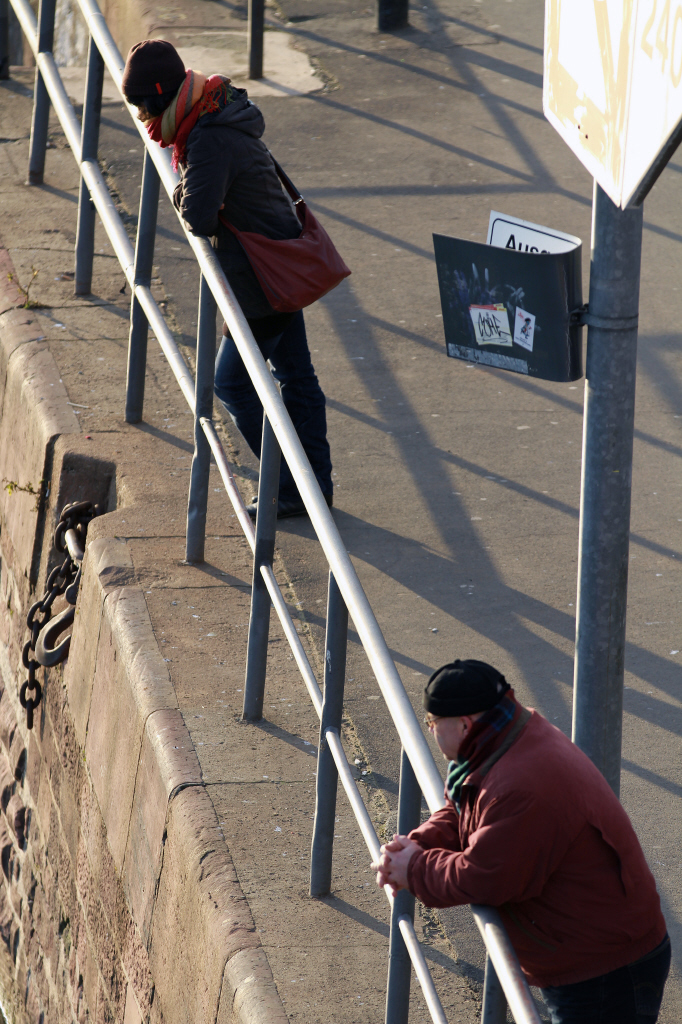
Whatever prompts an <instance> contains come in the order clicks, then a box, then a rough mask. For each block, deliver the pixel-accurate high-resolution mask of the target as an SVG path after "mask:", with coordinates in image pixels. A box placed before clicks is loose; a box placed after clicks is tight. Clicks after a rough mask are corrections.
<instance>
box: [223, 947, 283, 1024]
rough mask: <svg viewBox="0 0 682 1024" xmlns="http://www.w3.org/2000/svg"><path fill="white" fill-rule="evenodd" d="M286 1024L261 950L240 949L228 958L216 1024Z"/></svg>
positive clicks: (266, 959) (280, 1002)
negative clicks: (236, 1022)
mask: <svg viewBox="0 0 682 1024" xmlns="http://www.w3.org/2000/svg"><path fill="white" fill-rule="evenodd" d="M237 1020H239V1021H245V1022H246V1021H248V1024H288V1020H289V1018H288V1017H287V1015H286V1013H285V1012H284V1007H283V1006H282V1000H281V999H280V997H279V993H278V991H277V987H276V985H275V981H274V978H273V977H272V971H271V969H270V964H269V963H268V958H267V956H266V954H265V950H264V949H262V948H261V949H243V950H240V952H238V953H235V954H234V956H232V957H230V959H229V960H228V961H227V964H226V966H225V977H224V980H223V986H222V990H221V993H220V1007H219V1009H218V1018H217V1022H216V1024H233V1021H237Z"/></svg>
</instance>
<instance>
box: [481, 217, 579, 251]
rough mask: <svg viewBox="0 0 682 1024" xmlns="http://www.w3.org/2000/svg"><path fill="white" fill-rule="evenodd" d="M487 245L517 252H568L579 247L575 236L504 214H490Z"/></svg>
mask: <svg viewBox="0 0 682 1024" xmlns="http://www.w3.org/2000/svg"><path fill="white" fill-rule="evenodd" d="M488 245H496V246H498V247H499V248H500V249H516V251H517V252H544V253H550V252H570V251H571V249H575V248H576V246H578V245H581V241H580V239H579V238H576V237H575V235H567V234H566V233H565V232H563V231H555V230H554V228H545V227H543V226H542V224H532V223H531V222H530V221H529V220H521V219H520V218H519V217H509V216H507V214H504V213H496V212H495V210H493V211H492V212H491V214H490V223H489V224H488Z"/></svg>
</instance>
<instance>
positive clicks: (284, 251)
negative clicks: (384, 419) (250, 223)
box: [219, 157, 350, 313]
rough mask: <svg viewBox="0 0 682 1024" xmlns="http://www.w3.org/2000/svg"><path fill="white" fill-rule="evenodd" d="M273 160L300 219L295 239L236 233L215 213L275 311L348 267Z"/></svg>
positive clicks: (308, 297)
mask: <svg viewBox="0 0 682 1024" xmlns="http://www.w3.org/2000/svg"><path fill="white" fill-rule="evenodd" d="M273 163H274V165H275V170H276V171H277V174H278V175H279V179H280V181H281V182H282V184H283V185H284V188H285V189H286V191H287V192H288V193H289V195H290V196H291V200H292V202H293V204H294V209H295V210H296V214H297V216H298V219H299V220H300V222H301V229H302V230H301V234H300V235H299V236H298V238H284V239H280V240H277V239H274V238H266V237H265V235H260V234H258V233H257V232H256V231H238V230H237V228H235V227H234V226H233V225H232V224H230V222H229V221H228V220H227V219H226V218H225V217H224V216H223V215H222V214H219V216H220V220H221V222H222V223H223V224H224V225H225V227H226V228H229V230H230V231H231V232H232V234H233V235H234V236H235V237H236V238H237V239H238V240H239V242H240V244H241V246H242V248H243V249H244V252H245V253H246V255H247V256H248V258H249V263H250V264H251V266H252V267H253V270H254V273H255V275H256V277H257V278H258V281H259V283H260V286H261V288H262V289H263V291H264V292H265V297H266V298H267V300H268V302H269V303H270V305H271V306H272V308H273V309H274V310H276V311H277V312H278V313H295V312H296V311H297V310H299V309H303V308H304V307H305V306H309V305H310V304H311V303H313V302H315V301H316V300H317V299H321V298H322V296H323V295H326V294H327V292H330V291H331V290H332V288H336V286H337V284H339V283H340V282H341V281H343V279H344V277H348V276H349V275H350V270H349V269H348V267H347V266H346V264H345V263H344V262H343V260H342V259H341V257H340V256H339V254H338V252H337V251H336V249H335V247H334V243H333V242H332V240H331V238H330V237H329V235H328V234H327V232H326V231H325V230H324V228H323V227H322V225H321V224H320V223H319V221H318V220H317V218H316V217H315V215H314V214H313V213H311V212H310V210H309V209H308V207H307V206H306V204H305V200H304V199H303V196H302V195H301V193H300V192H299V191H298V189H297V188H296V186H295V185H294V184H293V182H292V181H291V179H290V178H289V177H288V176H287V175H286V174H285V173H284V171H283V170H282V168H281V167H280V166H279V164H278V163H277V161H276V160H275V159H274V157H273Z"/></svg>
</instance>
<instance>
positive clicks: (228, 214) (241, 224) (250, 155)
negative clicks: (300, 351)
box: [174, 86, 301, 319]
mask: <svg viewBox="0 0 682 1024" xmlns="http://www.w3.org/2000/svg"><path fill="white" fill-rule="evenodd" d="M230 91H231V99H230V98H229V96H230ZM264 129H265V122H264V120H263V115H262V114H261V112H260V110H259V109H258V107H257V106H255V104H253V103H252V102H251V101H250V100H249V98H248V96H247V94H246V90H245V89H237V88H235V87H234V86H230V87H229V88H228V102H227V104H226V105H225V107H224V108H223V109H222V110H219V111H216V112H215V113H214V114H206V115H204V116H203V117H200V118H199V120H198V121H197V123H196V125H195V126H194V128H193V129H192V131H191V132H190V134H189V138H188V140H187V163H186V166H184V167H183V168H182V181H181V183H180V184H179V185H178V186H177V188H176V190H175V195H174V202H175V206H176V208H177V209H178V210H179V211H180V213H181V214H182V218H183V220H184V221H185V222H186V224H187V225H188V227H189V229H190V231H192V233H193V234H195V235H209V236H211V237H213V238H214V246H215V249H216V251H217V256H218V259H219V260H220V264H221V266H222V268H223V270H224V271H225V274H226V276H227V279H228V281H229V282H230V284H231V286H232V288H233V290H234V293H235V295H236V297H237V301H238V302H239V304H240V306H241V307H242V310H243V311H244V314H245V316H246V317H248V318H249V319H252V318H259V317H265V316H271V315H272V314H273V312H274V311H273V309H272V307H271V306H270V304H269V302H268V301H267V299H266V298H265V295H264V294H263V290H262V288H261V286H260V285H259V283H258V280H257V278H256V275H255V274H254V272H253V270H252V269H251V264H250V263H249V261H248V259H247V257H246V254H245V253H244V250H243V249H242V247H241V246H240V244H239V242H238V241H237V239H236V238H235V236H234V235H233V234H232V233H231V232H230V230H229V229H228V228H226V227H224V226H223V225H222V224H221V223H220V222H219V219H218V212H219V210H220V207H221V205H222V204H223V203H224V204H225V208H224V210H222V211H221V212H222V214H223V216H224V217H225V218H226V219H227V220H229V221H230V223H231V224H233V225H234V226H235V227H236V228H237V229H238V230H240V231H256V232H258V233H259V234H262V235H266V236H267V237H268V238H276V239H283V238H298V236H299V235H300V233H301V225H300V223H299V220H298V217H297V216H296V214H295V212H294V210H293V207H292V205H291V203H290V201H289V199H288V197H287V196H286V195H285V194H284V192H283V191H282V188H281V186H280V183H279V178H278V177H277V172H276V171H275V167H274V164H273V161H272V157H271V156H270V154H269V152H268V150H267V148H266V146H265V144H264V143H263V142H261V135H262V134H263V131H264Z"/></svg>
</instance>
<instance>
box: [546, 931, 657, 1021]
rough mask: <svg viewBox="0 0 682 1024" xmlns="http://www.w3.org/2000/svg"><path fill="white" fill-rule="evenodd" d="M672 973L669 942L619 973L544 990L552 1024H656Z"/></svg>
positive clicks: (610, 973) (619, 970) (601, 975)
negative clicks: (670, 973)
mask: <svg viewBox="0 0 682 1024" xmlns="http://www.w3.org/2000/svg"><path fill="white" fill-rule="evenodd" d="M669 970H670V939H669V938H668V936H667V935H666V937H665V939H664V940H663V942H662V943H661V944H660V946H657V947H656V949H654V950H652V952H651V953H648V954H647V956H644V957H642V959H641V960H636V961H635V962H634V963H632V964H628V965H627V967H620V968H619V969H618V970H617V971H610V972H609V973H608V974H600V975H599V977H598V978H590V979H589V980H588V981H579V982H578V983H577V984H575V985H558V986H556V987H555V988H543V989H542V994H543V996H544V999H545V1002H546V1004H547V1007H548V1009H549V1011H550V1018H551V1021H552V1024H655V1021H656V1020H657V1019H658V1011H659V1010H660V1008H661V1000H662V999H663V989H664V987H665V983H666V979H667V977H668V971H669Z"/></svg>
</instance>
